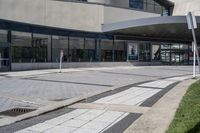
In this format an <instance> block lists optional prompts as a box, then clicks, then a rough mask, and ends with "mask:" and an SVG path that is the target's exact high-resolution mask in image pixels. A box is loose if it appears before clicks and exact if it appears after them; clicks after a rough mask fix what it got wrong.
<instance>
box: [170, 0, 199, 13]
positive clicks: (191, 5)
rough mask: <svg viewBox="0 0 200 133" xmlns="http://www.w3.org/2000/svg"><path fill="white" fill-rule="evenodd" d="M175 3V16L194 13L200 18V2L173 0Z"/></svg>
mask: <svg viewBox="0 0 200 133" xmlns="http://www.w3.org/2000/svg"><path fill="white" fill-rule="evenodd" d="M171 1H173V2H175V7H174V11H173V15H174V16H177V15H186V14H187V13H188V12H189V11H192V12H193V11H194V13H195V15H198V16H200V0H171Z"/></svg>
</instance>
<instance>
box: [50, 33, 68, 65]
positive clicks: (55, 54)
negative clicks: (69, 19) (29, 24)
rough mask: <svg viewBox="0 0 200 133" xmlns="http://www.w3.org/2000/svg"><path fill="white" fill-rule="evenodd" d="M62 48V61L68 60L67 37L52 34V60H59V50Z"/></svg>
mask: <svg viewBox="0 0 200 133" xmlns="http://www.w3.org/2000/svg"><path fill="white" fill-rule="evenodd" d="M61 50H63V52H64V55H63V61H68V37H64V36H52V61H53V62H59V60H60V51H61Z"/></svg>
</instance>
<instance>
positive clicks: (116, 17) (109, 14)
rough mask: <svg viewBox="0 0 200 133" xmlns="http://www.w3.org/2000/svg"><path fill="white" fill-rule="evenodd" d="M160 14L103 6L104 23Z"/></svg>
mask: <svg viewBox="0 0 200 133" xmlns="http://www.w3.org/2000/svg"><path fill="white" fill-rule="evenodd" d="M157 16H160V14H155V13H148V12H142V11H135V10H129V9H123V8H115V7H109V6H108V7H104V23H105V24H108V23H114V22H120V21H126V20H133V19H141V18H148V17H157Z"/></svg>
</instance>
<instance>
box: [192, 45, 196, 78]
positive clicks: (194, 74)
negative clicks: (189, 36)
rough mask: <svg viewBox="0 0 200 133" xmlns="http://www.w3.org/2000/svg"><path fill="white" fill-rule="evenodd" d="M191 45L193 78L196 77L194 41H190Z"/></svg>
mask: <svg viewBox="0 0 200 133" xmlns="http://www.w3.org/2000/svg"><path fill="white" fill-rule="evenodd" d="M192 46H193V78H195V77H196V46H195V44H194V42H192Z"/></svg>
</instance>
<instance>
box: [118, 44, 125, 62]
mask: <svg viewBox="0 0 200 133" xmlns="http://www.w3.org/2000/svg"><path fill="white" fill-rule="evenodd" d="M125 45H126V43H125V41H121V40H115V61H125V60H126V46H125Z"/></svg>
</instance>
